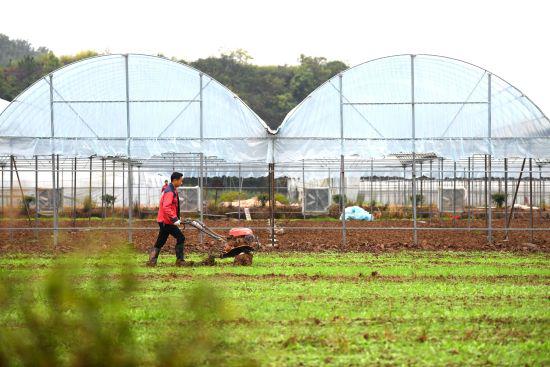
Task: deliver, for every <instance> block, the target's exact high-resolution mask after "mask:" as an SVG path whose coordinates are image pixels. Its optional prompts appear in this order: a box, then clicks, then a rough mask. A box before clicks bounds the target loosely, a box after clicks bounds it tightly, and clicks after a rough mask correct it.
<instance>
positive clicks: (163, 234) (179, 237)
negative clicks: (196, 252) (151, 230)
mask: <svg viewBox="0 0 550 367" xmlns="http://www.w3.org/2000/svg"><path fill="white" fill-rule="evenodd" d="M169 235H171V236H172V237H174V238H175V239H176V258H177V259H178V260H183V244H184V243H185V236H184V235H183V233H182V232H181V231H180V229H179V227H178V226H175V225H173V224H164V223H160V222H159V235H158V237H157V242H156V243H155V247H156V248H157V249H159V251H160V249H161V248H162V246H164V244H165V243H166V240H168V236H169Z"/></svg>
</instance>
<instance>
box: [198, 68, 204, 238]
mask: <svg viewBox="0 0 550 367" xmlns="http://www.w3.org/2000/svg"><path fill="white" fill-rule="evenodd" d="M202 89H203V73H199V132H200V138H201V153H200V158H199V160H200V167H199V173H200V178H199V208H200V209H199V210H200V212H199V213H200V219H201V222H203V221H204V204H203V200H204V197H203V188H204V172H203V162H204V153H203V151H204V147H203V146H202V143H203V137H204V130H203V129H204V127H203V125H204V105H203V97H204V96H203V93H202ZM199 239H200V243H201V245H202V244H203V242H204V236H203V233H202V232H200V233H199Z"/></svg>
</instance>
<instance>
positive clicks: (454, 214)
mask: <svg viewBox="0 0 550 367" xmlns="http://www.w3.org/2000/svg"><path fill="white" fill-rule="evenodd" d="M455 217H456V161H454V162H453V223H454V222H455Z"/></svg>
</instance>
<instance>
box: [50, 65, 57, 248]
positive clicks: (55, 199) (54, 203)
mask: <svg viewBox="0 0 550 367" xmlns="http://www.w3.org/2000/svg"><path fill="white" fill-rule="evenodd" d="M49 82H50V83H49V84H50V134H51V135H50V136H51V141H50V144H51V148H52V189H53V194H52V196H53V200H52V203H53V244H54V246H57V240H58V228H59V223H58V214H59V213H58V211H57V191H56V189H55V188H56V183H55V154H54V150H53V139H54V137H55V124H54V109H53V75H52V74H50V75H49Z"/></svg>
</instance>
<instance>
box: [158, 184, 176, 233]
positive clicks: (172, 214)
mask: <svg viewBox="0 0 550 367" xmlns="http://www.w3.org/2000/svg"><path fill="white" fill-rule="evenodd" d="M178 219H180V199H179V196H178V190H176V188H175V187H174V185H172V184H169V185H168V186H166V188H165V189H164V190H163V191H162V194H161V195H160V202H159V213H158V215H157V222H159V223H164V224H174V223H175V222H176V221H177V220H178Z"/></svg>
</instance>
